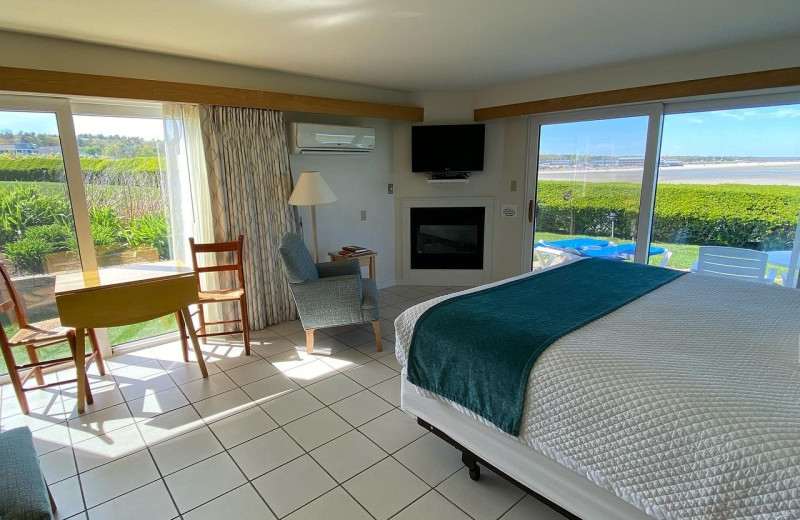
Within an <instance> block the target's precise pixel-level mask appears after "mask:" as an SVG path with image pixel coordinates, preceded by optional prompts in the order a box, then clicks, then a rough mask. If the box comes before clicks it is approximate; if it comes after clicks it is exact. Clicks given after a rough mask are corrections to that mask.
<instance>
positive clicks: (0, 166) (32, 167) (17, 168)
mask: <svg viewBox="0 0 800 520" xmlns="http://www.w3.org/2000/svg"><path fill="white" fill-rule="evenodd" d="M80 161H81V170H82V171H83V176H84V180H85V182H86V183H87V184H127V183H126V182H125V177H126V175H128V174H134V175H136V184H137V185H138V186H142V185H144V184H145V183H143V182H142V178H143V177H144V178H146V179H147V180H146V184H147V185H148V186H159V183H160V181H161V171H162V170H163V169H164V168H165V165H164V161H163V159H159V158H158V157H135V158H132V159H94V158H90V157H83V158H81V160H80ZM0 181H21V182H42V181H43V182H64V163H63V161H62V160H61V157H57V156H46V157H17V158H14V157H3V156H0Z"/></svg>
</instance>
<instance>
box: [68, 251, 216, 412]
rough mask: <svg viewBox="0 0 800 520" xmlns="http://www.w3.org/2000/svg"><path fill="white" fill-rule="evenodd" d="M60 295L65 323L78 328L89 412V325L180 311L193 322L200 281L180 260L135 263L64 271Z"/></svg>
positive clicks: (78, 359)
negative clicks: (86, 355)
mask: <svg viewBox="0 0 800 520" xmlns="http://www.w3.org/2000/svg"><path fill="white" fill-rule="evenodd" d="M55 299H56V306H57V307H58V314H59V317H60V318H61V324H62V325H64V326H67V327H74V328H75V335H76V339H77V348H76V349H75V352H76V353H75V368H76V370H77V372H78V383H77V384H78V413H83V412H84V410H85V401H86V386H85V384H86V372H85V369H84V362H83V356H84V352H85V349H86V345H85V338H86V329H94V328H100V327H119V326H124V325H131V324H134V323H140V322H143V321H148V320H152V319H155V318H159V317H161V316H166V315H167V314H172V313H176V312H178V313H180V314H181V315H182V316H183V321H184V322H185V323H187V324H191V323H192V320H191V316H190V314H189V309H188V307H189V305H191V304H194V303H197V284H196V282H195V276H194V271H192V270H191V269H189V268H187V267H183V266H181V265H178V264H177V263H175V262H161V263H154V264H131V265H125V266H117V267H109V268H105V269H99V270H97V271H85V272H80V273H69V274H60V275H58V276H56V286H55ZM186 328H187V329H188V330H189V336H190V337H191V339H192V346H193V347H194V352H195V355H196V356H197V362H198V364H199V365H200V371H201V372H202V373H203V377H208V370H207V369H206V365H205V362H204V361H203V353H202V351H201V350H200V345H199V344H198V342H197V334H196V333H195V330H194V327H192V326H191V325H190V326H188V327H186Z"/></svg>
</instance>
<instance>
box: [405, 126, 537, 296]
mask: <svg viewBox="0 0 800 520" xmlns="http://www.w3.org/2000/svg"><path fill="white" fill-rule="evenodd" d="M426 112H427V111H426ZM426 122H427V121H426ZM463 122H469V121H468V120H466V121H465V120H464V119H461V120H455V119H450V118H448V119H445V120H441V121H437V123H463ZM524 128H525V120H524V119H522V118H514V119H509V120H498V121H489V122H488V123H486V149H485V157H484V167H483V171H482V172H475V173H473V174H472V176H471V177H470V179H469V183H467V184H429V183H428V182H427V178H426V176H425V175H424V174H421V173H412V172H411V125H410V124H408V123H395V124H394V179H395V196H396V199H395V215H394V218H395V237H396V244H397V245H396V248H397V254H396V260H395V261H396V265H397V279H398V283H407V280H403V272H404V252H403V245H402V243H403V228H402V225H403V218H402V211H403V208H402V201H403V199H404V198H419V197H433V198H450V197H492V198H493V199H494V206H495V216H494V222H495V224H494V229H492V230H491V233H490V235H491V243H489V244H486V247H489V248H490V250H491V251H492V260H493V261H492V279H493V280H499V279H501V278H507V277H509V276H513V275H515V274H519V273H520V261H519V259H520V249H519V247H520V246H519V244H520V243H521V240H520V239H519V238H516V235H520V234H521V232H522V216H523V215H522V213H523V212H522V209H523V208H522V204H523V200H522V198H523V196H524V174H525V160H524V155H525V149H526V148H525V146H523V145H522V144H523V143H521V142H520V139H522V141H524V136H525V132H524ZM508 130H511V131H512V133H513V134H514V136H513V137H510V138H509V137H507V136H506V134H507V131H508ZM506 143H511V144H513V145H514V146H513V147H512V149H510V150H507V146H506ZM511 181H517V188H516V191H514V192H512V191H511ZM503 204H516V205H517V209H518V213H517V216H516V217H514V218H510V217H503V216H501V215H500V209H501V206H502V205H503ZM514 244H516V247H515V246H514ZM509 246H511V247H512V249H509Z"/></svg>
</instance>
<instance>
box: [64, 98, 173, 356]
mask: <svg viewBox="0 0 800 520" xmlns="http://www.w3.org/2000/svg"><path fill="white" fill-rule="evenodd" d="M76 110H77V111H80V112H83V113H81V114H76V115H75V116H74V117H73V121H74V124H75V133H76V135H77V136H78V153H79V154H80V156H81V172H82V175H83V184H84V187H85V192H86V199H85V200H86V207H87V209H88V211H89V223H90V226H91V231H92V241H93V243H94V248H95V254H96V259H97V265H98V267H100V268H104V267H114V266H120V265H127V264H134V263H146V262H158V261H161V260H173V259H174V257H173V255H172V250H171V249H172V248H171V240H172V237H171V233H170V226H169V221H170V218H169V211H170V208H169V205H168V202H167V193H166V191H167V190H166V184H167V183H166V164H165V160H164V124H163V120H162V119H161V117H155V114H153V116H152V117H144V116H136V115H130V112H131V110H130V109H128V110H127V112H128V114H126V115H124V116H122V115H108V113H109V112H112V111H111V110H109V107H108V105H104V106H103V112H102V113H100V114H97V113H94V114H91V115H87V114H86V112H90V111H91V110H92V107H91V106H86V105H80V106H78V107H76V108H75V109H74V110H73V111H76ZM149 111H150V112H152V109H151V110H149ZM142 112H143V114H146V113H147V111H142ZM159 112H160V111H159ZM176 330H178V329H177V324H176V322H175V318H174V316H172V315H169V316H165V317H163V318H157V319H155V320H152V321H149V322H145V323H137V324H135V325H129V326H125V327H112V328H110V329H109V340H110V342H111V345H112V346H116V345H120V344H123V343H128V342H130V341H135V340H140V339H145V338H150V337H153V336H157V335H159V334H164V333H166V332H171V331H176Z"/></svg>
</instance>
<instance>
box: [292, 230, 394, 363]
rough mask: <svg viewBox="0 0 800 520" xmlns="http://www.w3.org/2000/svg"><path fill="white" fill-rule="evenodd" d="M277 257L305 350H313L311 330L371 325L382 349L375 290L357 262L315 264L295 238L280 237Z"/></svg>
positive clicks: (353, 260) (352, 260)
mask: <svg viewBox="0 0 800 520" xmlns="http://www.w3.org/2000/svg"><path fill="white" fill-rule="evenodd" d="M279 251H280V255H281V260H282V261H283V269H284V272H285V273H286V277H287V278H288V279H289V288H290V289H291V291H292V296H293V297H294V301H295V304H296V305H297V311H298V312H299V314H300V322H301V323H302V324H303V329H305V331H306V351H307V352H308V353H309V354H310V353H312V352H313V351H314V330H315V329H318V328H321V327H337V326H340V325H352V324H357V323H367V322H372V327H373V329H374V330H375V344H376V346H377V347H378V351H381V350H382V349H383V346H382V343H381V328H380V322H379V321H378V288H377V286H376V285H375V281H374V280H369V279H366V280H365V279H363V278H362V277H361V266H360V265H359V263H358V260H355V259H351V260H344V261H339V262H322V263H318V264H315V263H314V261H313V260H312V259H311V255H310V254H309V252H308V249H306V246H305V244H304V243H303V241H302V240H301V239H300V237H298V236H297V235H295V234H293V233H287V234H285V235H283V237H282V238H281V244H280V248H279Z"/></svg>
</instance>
